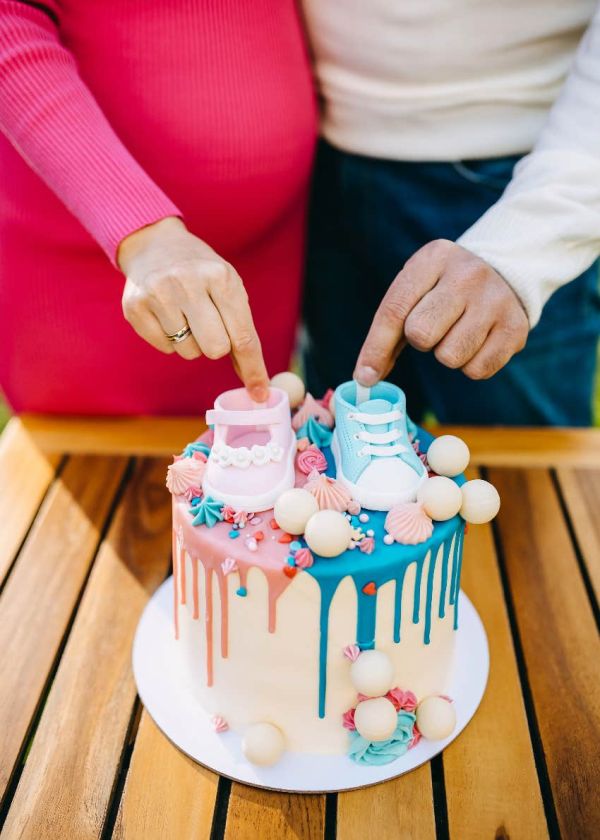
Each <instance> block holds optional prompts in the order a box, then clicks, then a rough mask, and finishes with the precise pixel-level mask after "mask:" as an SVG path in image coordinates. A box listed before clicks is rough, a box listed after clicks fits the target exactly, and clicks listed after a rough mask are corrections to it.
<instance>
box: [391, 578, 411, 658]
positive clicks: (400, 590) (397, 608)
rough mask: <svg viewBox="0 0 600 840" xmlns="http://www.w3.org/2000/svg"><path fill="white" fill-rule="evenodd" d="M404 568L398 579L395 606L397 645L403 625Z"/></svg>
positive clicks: (395, 638)
mask: <svg viewBox="0 0 600 840" xmlns="http://www.w3.org/2000/svg"><path fill="white" fill-rule="evenodd" d="M407 568H408V566H404V568H403V569H402V571H401V572H400V574H399V575H398V577H397V578H396V593H395V599H396V600H395V604H394V641H395V642H396V644H397V643H398V642H399V641H400V625H401V624H402V593H403V591H404V577H405V575H406V569H407Z"/></svg>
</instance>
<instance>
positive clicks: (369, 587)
mask: <svg viewBox="0 0 600 840" xmlns="http://www.w3.org/2000/svg"><path fill="white" fill-rule="evenodd" d="M362 591H363V592H364V593H365V595H375V593H376V592H377V587H376V586H375V582H374V581H372V580H370V581H369V582H368V583H366V584H365V585H364V586H363V588H362Z"/></svg>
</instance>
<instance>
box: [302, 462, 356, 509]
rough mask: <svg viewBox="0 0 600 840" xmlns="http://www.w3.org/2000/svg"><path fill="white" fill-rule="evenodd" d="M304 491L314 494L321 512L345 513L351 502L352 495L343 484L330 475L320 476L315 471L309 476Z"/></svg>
mask: <svg viewBox="0 0 600 840" xmlns="http://www.w3.org/2000/svg"><path fill="white" fill-rule="evenodd" d="M304 489H305V490H308V492H309V493H312V494H313V496H314V497H315V499H316V500H317V503H318V505H319V509H320V510H337V511H339V512H340V513H343V511H345V510H347V509H348V505H349V504H350V502H351V497H350V493H348V491H347V490H346V488H345V487H344V485H343V484H340V483H339V481H336V480H335V478H330V477H329V476H328V475H320V474H319V473H318V472H317V470H313V471H312V472H311V474H310V475H309V476H308V481H307V482H306V484H305V485H304Z"/></svg>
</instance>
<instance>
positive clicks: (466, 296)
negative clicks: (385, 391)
mask: <svg viewBox="0 0 600 840" xmlns="http://www.w3.org/2000/svg"><path fill="white" fill-rule="evenodd" d="M528 332H529V322H528V320H527V315H526V314H525V310H524V309H523V306H522V305H521V303H520V301H519V299H518V297H517V296H516V294H515V293H514V292H513V290H512V289H511V287H510V286H509V285H508V283H507V282H506V281H505V280H504V279H503V278H502V277H501V276H500V275H499V274H498V272H497V271H494V269H493V268H492V267H491V266H490V265H488V264H487V263H486V262H484V260H482V259H480V258H479V257H477V256H475V254H472V253H471V252H470V251H467V250H466V249H465V248H461V246H460V245H456V244H455V243H454V242H449V241H448V240H445V239H438V240H436V241H435V242H430V243H429V244H428V245H425V246H424V247H423V248H421V249H420V250H419V251H417V252H416V254H414V255H413V256H412V257H411V258H410V259H409V260H408V262H407V263H406V265H405V266H404V268H403V269H402V271H401V272H400V273H399V274H398V276H397V277H396V279H395V280H394V282H393V283H392V285H391V286H390V288H389V289H388V291H387V292H386V294H385V297H384V298H383V300H382V302H381V304H380V305H379V309H378V310H377V312H376V314H375V318H374V319H373V323H372V325H371V329H370V330H369V334H368V335H367V338H366V340H365V343H364V344H363V347H362V350H361V351H360V355H359V357H358V362H357V364H356V369H355V371H354V376H355V378H356V379H357V380H358V381H359V382H360V383H361V384H362V385H366V386H371V385H374V384H375V383H376V382H378V381H379V380H380V379H384V378H385V377H386V376H387V374H388V373H389V372H390V370H391V369H392V367H393V366H394V363H395V361H396V359H397V358H398V355H399V354H400V351H401V350H402V347H403V346H404V345H405V344H406V343H408V344H410V345H411V346H412V347H414V348H416V349H417V350H423V351H425V350H433V352H434V354H435V357H436V359H437V360H438V361H439V362H441V363H442V364H443V365H446V367H449V368H461V369H462V371H463V372H464V373H465V374H466V375H467V376H468V377H470V378H471V379H488V378H489V377H490V376H493V375H494V373H496V372H497V371H499V370H500V368H502V367H504V365H505V364H506V363H507V362H508V360H509V359H510V358H511V356H513V355H514V354H515V353H518V352H519V350H522V349H523V347H524V346H525V343H526V341H527V334H528Z"/></svg>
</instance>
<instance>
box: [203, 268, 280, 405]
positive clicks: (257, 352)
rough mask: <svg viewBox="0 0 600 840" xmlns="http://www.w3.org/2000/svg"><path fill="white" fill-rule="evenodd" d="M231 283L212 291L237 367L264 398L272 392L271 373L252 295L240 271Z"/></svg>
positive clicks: (255, 396)
mask: <svg viewBox="0 0 600 840" xmlns="http://www.w3.org/2000/svg"><path fill="white" fill-rule="evenodd" d="M227 285H228V286H229V288H217V289H211V290H210V295H211V297H212V299H213V302H214V304H215V306H216V307H217V309H218V310H219V312H220V314H221V318H222V319H223V324H224V325H225V329H226V330H227V334H228V336H229V341H230V342H231V355H232V357H233V360H234V367H235V369H236V370H237V372H238V374H239V376H240V379H241V380H242V382H243V383H244V385H245V386H246V388H247V389H248V392H249V393H250V396H251V397H252V399H253V400H255V401H256V402H264V401H265V400H266V399H267V397H268V396H269V375H268V373H267V368H266V365H265V360H264V358H263V353H262V347H261V344H260V339H259V337H258V333H257V331H256V327H255V326H254V320H253V318H252V311H251V309H250V304H249V303H248V296H247V294H246V290H245V289H244V286H243V283H242V281H241V280H240V279H239V277H237V275H236V278H235V279H234V281H233V282H232V283H230V284H227Z"/></svg>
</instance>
